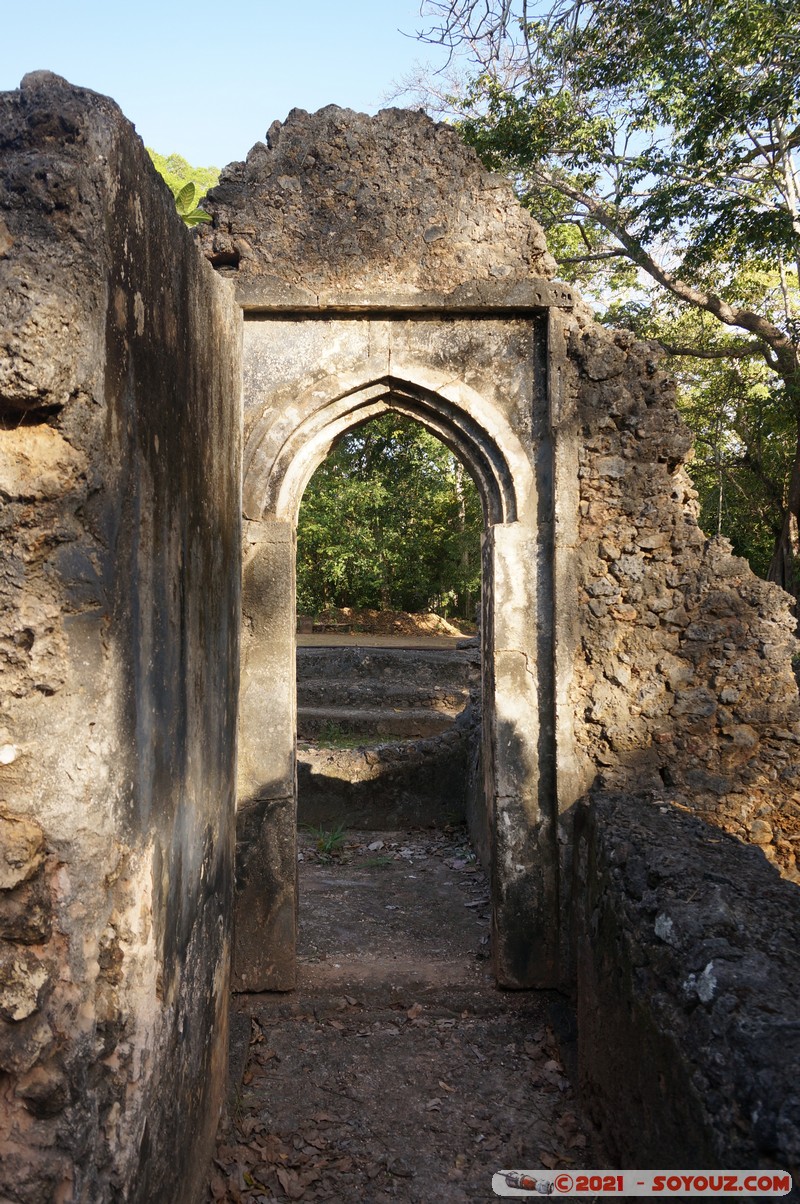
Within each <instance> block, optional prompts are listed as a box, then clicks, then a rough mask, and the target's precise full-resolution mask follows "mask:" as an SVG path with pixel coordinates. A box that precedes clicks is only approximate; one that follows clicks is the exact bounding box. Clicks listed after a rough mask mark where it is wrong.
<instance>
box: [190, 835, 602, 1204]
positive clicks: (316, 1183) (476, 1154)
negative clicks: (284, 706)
mask: <svg viewBox="0 0 800 1204" xmlns="http://www.w3.org/2000/svg"><path fill="white" fill-rule="evenodd" d="M299 857H300V863H299V867H298V868H299V872H300V917H301V942H300V955H299V985H298V989H297V990H296V991H295V992H292V993H289V994H285V995H277V994H269V995H267V994H263V995H241V996H238V997H236V999H235V1000H234V1016H233V1033H234V1037H233V1041H232V1094H231V1106H230V1109H229V1115H228V1116H227V1117H226V1118H225V1120H224V1121H223V1123H222V1124H221V1126H220V1134H219V1140H218V1145H217V1151H216V1159H215V1162H214V1166H213V1170H212V1176H211V1181H210V1194H209V1199H211V1200H221V1201H224V1202H228V1201H254V1202H256V1204H276V1202H283V1201H285V1200H303V1201H309V1202H311V1201H322V1200H325V1201H337V1202H339V1204H351V1202H352V1204H356V1202H360V1201H366V1202H367V1204H385V1202H388V1201H406V1202H408V1204H412V1202H413V1204H423V1201H424V1202H426V1204H427V1202H429V1201H437V1202H441V1204H460V1202H461V1201H489V1200H492V1199H496V1198H497V1197H495V1196H494V1195H493V1193H492V1188H491V1182H492V1174H493V1173H494V1172H496V1171H498V1170H501V1169H523V1168H544V1169H547V1168H550V1169H555V1168H565V1169H571V1168H575V1167H579V1168H586V1167H598V1166H605V1165H606V1161H605V1160H604V1155H603V1153H602V1151H601V1150H600V1149H599V1148H598V1145H597V1143H596V1139H595V1138H594V1135H593V1134H592V1131H591V1129H590V1127H589V1126H588V1124H587V1123H586V1121H585V1119H584V1118H583V1117H582V1116H581V1114H580V1111H579V1109H578V1107H577V1105H576V1102H575V1098H574V1096H573V1090H572V1086H571V1082H570V1075H569V1072H568V1067H570V1064H571V1061H572V1058H573V1053H574V1050H573V1044H572V1039H573V1032H572V1023H571V1015H570V1012H569V1008H568V1006H567V1005H566V1003H565V1001H564V1000H563V999H562V998H561V997H560V996H558V995H557V994H556V993H554V992H501V991H498V990H497V988H496V987H495V986H494V983H493V980H492V976H491V971H490V961H489V923H488V921H489V905H488V890H487V883H486V879H485V877H484V875H483V872H482V870H481V869H480V867H479V866H478V864H477V863H476V860H475V856H474V854H473V852H472V850H471V848H470V846H469V843H468V841H467V838H466V835H465V833H464V831H463V830H462V829H460V828H456V829H450V830H449V831H444V832H442V831H435V830H428V831H421V830H417V831H414V832H411V833H408V832H406V833H402V832H387V833H376V832H364V833H358V832H346V833H344V832H342V831H328V832H324V831H321V830H320V831H318V832H313V833H312V832H304V833H301V835H300V854H299ZM562 1198H564V1197H562Z"/></svg>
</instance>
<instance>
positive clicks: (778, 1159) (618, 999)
mask: <svg viewBox="0 0 800 1204" xmlns="http://www.w3.org/2000/svg"><path fill="white" fill-rule="evenodd" d="M573 818H574V820H575V827H576V842H575V843H576V859H575V876H574V881H573V900H574V913H573V919H574V924H575V948H576V953H577V989H578V1042H579V1064H580V1077H581V1090H582V1095H583V1099H584V1102H585V1104H586V1105H587V1106H588V1108H589V1109H590V1111H591V1112H592V1114H593V1117H594V1119H595V1121H596V1122H597V1123H598V1124H599V1126H600V1128H601V1131H602V1133H603V1137H604V1140H605V1142H606V1144H607V1147H608V1150H609V1153H610V1154H611V1156H612V1158H613V1159H614V1165H617V1166H659V1167H716V1168H735V1167H741V1168H760V1167H772V1168H780V1169H783V1170H785V1171H789V1172H791V1173H792V1174H793V1176H794V1179H795V1184H796V1185H797V1184H798V1183H800V1094H799V1093H798V1085H797V1066H798V1064H800V998H798V994H797V948H798V943H799V942H800V892H799V891H798V890H797V888H796V886H794V885H793V884H792V883H789V882H785V881H782V880H781V879H780V877H779V876H778V873H777V871H776V869H775V867H774V866H771V865H769V864H768V863H767V862H766V861H765V860H764V858H763V857H762V856H761V854H760V853H759V851H758V850H757V849H755V848H753V847H752V846H749V847H748V846H747V845H746V844H744V843H742V842H741V841H737V840H736V839H734V838H732V837H730V836H728V835H726V834H725V833H723V832H720V831H716V830H715V829H714V828H712V827H709V825H708V824H706V823H704V822H702V821H700V820H698V819H697V818H696V817H694V816H689V815H686V814H682V813H681V812H680V811H679V810H677V809H676V808H675V807H672V806H670V805H669V804H667V803H666V802H665V801H664V800H663V799H658V798H656V799H655V800H654V799H653V798H652V796H648V795H645V794H640V795H633V794H621V793H611V792H606V793H603V792H598V794H597V795H596V796H595V797H593V798H591V799H587V800H585V801H584V804H583V805H579V806H578V807H577V808H576V809H575V815H574V817H573ZM798 1194H800V1193H798V1188H797V1186H796V1187H795V1190H794V1192H793V1193H792V1198H797V1197H798Z"/></svg>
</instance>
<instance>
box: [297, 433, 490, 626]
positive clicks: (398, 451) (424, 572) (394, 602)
mask: <svg viewBox="0 0 800 1204" xmlns="http://www.w3.org/2000/svg"><path fill="white" fill-rule="evenodd" d="M482 527H483V520H482V513H481V506H480V500H479V497H478V494H477V490H476V489H475V486H474V484H473V482H472V480H471V478H470V477H469V476H468V474H467V473H466V472H465V470H464V468H463V466H462V465H461V463H460V461H458V460H457V459H456V458H455V457H454V456H453V455H452V453H451V452H450V451H449V450H448V449H447V448H446V447H445V446H444V444H442V443H441V442H440V441H439V440H438V439H436V438H435V437H434V436H433V435H431V434H429V433H428V432H427V431H426V430H425V429H424V427H422V426H420V424H419V423H416V422H414V421H412V420H411V419H407V418H404V417H403V416H402V415H399V414H396V413H393V412H389V413H387V414H384V415H382V416H381V417H379V418H375V419H373V420H371V421H369V422H367V423H364V424H363V425H361V426H359V427H356V428H354V429H352V430H350V431H348V432H347V433H346V434H345V435H343V436H342V437H341V439H340V440H339V441H338V443H337V444H336V446H335V447H334V449H333V450H332V451H331V453H330V455H329V456H328V457H327V459H326V460H324V461H323V463H322V464H321V465H320V466H319V468H318V469H317V471H316V473H315V474H314V476H313V477H312V479H311V481H310V482H309V484H308V486H307V488H306V491H305V494H304V496H303V501H302V504H301V507H300V515H299V519H298V524H297V605H298V610H300V611H301V612H302V613H306V614H318V613H320V612H321V611H323V610H325V609H326V608H327V607H333V606H356V607H376V608H382V609H389V608H391V609H394V610H408V611H412V612H417V611H428V610H434V611H437V612H438V613H441V614H444V615H448V614H457V615H460V616H461V617H464V618H470V619H471V618H473V617H474V614H473V611H474V607H475V604H476V602H477V600H478V597H479V593H480V535H481V530H482Z"/></svg>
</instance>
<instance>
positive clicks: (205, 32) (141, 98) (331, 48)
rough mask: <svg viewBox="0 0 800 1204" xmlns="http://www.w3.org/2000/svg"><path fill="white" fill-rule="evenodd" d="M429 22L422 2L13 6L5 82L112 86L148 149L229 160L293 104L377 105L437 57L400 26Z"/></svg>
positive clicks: (109, 90)
mask: <svg viewBox="0 0 800 1204" xmlns="http://www.w3.org/2000/svg"><path fill="white" fill-rule="evenodd" d="M422 23H423V21H422V19H421V18H420V15H419V0H338V3H337V2H333V0H328V2H327V3H325V2H323V0H261V2H260V3H259V2H258V0H236V2H235V3H227V4H225V3H222V2H220V0H216V2H215V3H211V2H210V0H189V2H188V3H187V4H180V3H176V2H175V0H161V2H160V3H159V2H156V0H138V2H137V0H134V3H130V4H126V3H124V2H123V3H120V0H116V3H114V2H113V0H23V2H22V3H19V4H8V5H6V6H5V10H4V14H3V23H2V24H3V35H2V44H0V89H2V90H6V89H11V88H16V87H18V85H19V81H20V79H21V78H22V76H23V75H24V74H25V73H26V72H27V71H34V70H38V69H42V68H44V69H47V70H49V71H55V72H57V73H58V74H59V75H63V76H65V77H66V78H67V79H68V80H70V82H72V83H75V84H81V85H83V86H85V87H88V88H92V89H93V90H94V91H96V92H103V93H105V94H106V95H108V96H112V97H113V98H114V100H116V101H117V103H118V104H119V105H120V107H121V108H122V111H123V112H124V113H125V115H126V116H127V117H129V118H130V120H131V121H132V122H133V123H134V125H135V126H136V128H137V130H138V131H139V133H140V134H141V136H142V137H143V139H144V141H145V142H146V143H147V145H148V146H153V147H154V148H155V149H156V150H158V151H160V152H161V153H162V154H169V153H171V152H172V151H178V152H179V153H180V154H182V155H184V156H185V157H186V158H187V159H188V160H189V161H190V162H191V163H194V164H195V165H196V166H208V165H210V164H213V165H215V166H217V167H222V166H224V164H225V163H229V162H230V161H231V160H233V159H241V158H243V157H244V156H245V154H246V153H247V151H248V150H249V149H250V147H251V146H252V145H253V143H254V142H257V141H258V140H259V139H262V138H263V137H264V133H265V131H266V130H267V127H268V126H269V125H270V123H271V122H272V121H273V120H274V119H275V118H276V117H277V118H278V119H280V120H283V118H284V117H285V116H286V114H287V113H288V111H289V109H291V108H295V107H297V108H302V109H309V110H313V109H318V108H320V107H321V106H322V105H326V104H339V105H343V106H346V107H349V108H353V109H361V110H364V111H366V112H373V113H374V112H375V111H376V110H377V109H379V108H381V107H383V106H384V105H385V104H386V103H387V101H386V96H387V93H389V92H391V90H392V84H393V81H397V80H399V79H401V78H402V77H403V76H405V75H407V74H408V73H409V72H410V71H411V70H412V69H413V67H414V63H415V61H416V62H420V63H425V62H426V61H428V62H431V63H432V64H439V63H441V62H442V57H443V56H442V52H441V51H439V50H437V48H434V47H429V46H426V45H422V44H420V43H418V42H417V41H415V40H414V39H413V37H405V36H404V35H403V32H401V31H405V32H407V33H409V34H413V33H414V31H415V30H417V29H419V28H420V26H421V24H422ZM391 103H399V102H391Z"/></svg>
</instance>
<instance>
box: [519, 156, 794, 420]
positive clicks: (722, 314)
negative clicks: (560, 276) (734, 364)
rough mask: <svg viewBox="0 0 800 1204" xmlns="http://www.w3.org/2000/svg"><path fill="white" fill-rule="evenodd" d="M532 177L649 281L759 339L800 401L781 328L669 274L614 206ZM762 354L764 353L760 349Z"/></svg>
mask: <svg viewBox="0 0 800 1204" xmlns="http://www.w3.org/2000/svg"><path fill="white" fill-rule="evenodd" d="M533 178H535V179H537V180H538V182H539V184H540V185H541V186H544V187H546V188H554V189H556V191H558V192H561V193H562V195H564V196H567V197H569V198H570V200H573V201H577V202H578V203H579V204H580V205H583V207H584V208H585V209H586V211H587V212H588V213H589V214H591V216H592V217H593V218H594V220H595V221H596V222H597V223H598V225H600V226H602V227H603V228H604V229H606V230H608V232H609V234H613V236H614V238H616V239H617V241H618V242H619V243H620V244H621V245H622V247H623V248H624V249H625V252H626V254H627V255H628V257H629V258H630V259H631V261H632V262H633V263H635V264H636V265H637V266H638V267H640V268H642V269H643V270H644V271H645V272H647V274H648V275H649V276H652V278H653V280H655V281H656V282H657V283H658V284H660V285H661V286H662V287H663V288H665V289H667V291H668V292H670V293H672V294H673V296H675V297H679V298H680V300H681V301H686V302H688V303H689V304H690V305H693V306H694V307H695V308H696V309H702V310H705V311H706V312H707V313H710V314H713V315H714V317H715V318H717V319H718V320H719V321H720V322H722V323H724V324H725V325H726V326H739V327H741V328H742V329H743V330H747V331H749V332H750V333H751V334H754V335H755V336H756V338H757V339H760V340H763V342H764V343H765V344H766V345H767V347H768V348H771V349H772V352H773V357H772V358H770V357H768V356H767V357H766V358H767V362H768V363H769V365H770V367H772V368H773V369H774V370H775V371H777V372H779V373H780V375H781V376H782V378H783V380H784V381H785V383H786V385H787V387H789V388H790V389H791V390H792V392H793V393H794V394H795V396H796V397H797V398H798V401H799V402H800V363H798V356H797V349H796V348H795V347H794V345H793V343H792V340H791V338H790V337H789V336H788V335H787V334H785V333H784V331H782V330H781V329H780V328H779V327H777V326H775V325H774V323H772V322H770V321H769V319H768V318H765V317H763V316H762V315H761V314H757V313H753V311H752V310H749V309H742V308H740V307H739V306H734V305H729V304H728V302H727V301H723V299H722V298H721V297H718V296H717V295H716V294H715V293H708V292H705V290H703V289H699V288H694V287H693V286H692V285H691V284H687V283H686V281H685V280H680V279H679V278H678V277H677V276H673V275H672V273H671V272H668V271H666V270H665V269H664V268H662V267H661V265H660V264H659V263H657V262H656V260H655V259H653V257H652V255H650V254H649V253H648V252H647V251H646V250H645V248H644V247H643V246H642V244H641V243H640V242H639V241H638V239H637V238H635V237H634V235H632V234H631V233H630V231H629V230H628V229H626V227H625V225H624V224H623V221H622V220H621V218H620V214H619V210H618V209H617V208H615V207H612V206H611V205H608V204H606V203H605V202H604V201H601V200H599V199H598V198H597V197H594V196H592V195H591V194H589V193H586V192H584V191H583V190H582V189H580V188H577V187H576V186H575V185H574V184H571V183H570V182H569V181H568V180H565V179H564V178H563V177H562V176H558V175H555V174H552V173H550V172H547V171H545V170H544V169H543V168H538V169H537V170H536V171H535V172H534V173H533ZM762 354H764V352H763V351H762Z"/></svg>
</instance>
